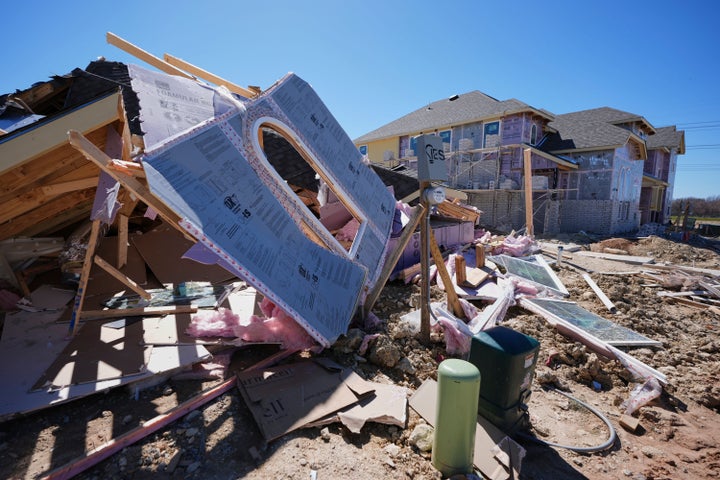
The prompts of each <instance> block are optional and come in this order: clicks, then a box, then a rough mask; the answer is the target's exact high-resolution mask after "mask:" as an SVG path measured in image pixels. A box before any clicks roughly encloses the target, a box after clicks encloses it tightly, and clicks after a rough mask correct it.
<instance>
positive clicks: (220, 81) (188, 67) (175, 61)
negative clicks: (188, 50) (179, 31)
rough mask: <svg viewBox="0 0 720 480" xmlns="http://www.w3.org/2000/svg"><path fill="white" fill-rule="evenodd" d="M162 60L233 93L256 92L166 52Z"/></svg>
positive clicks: (248, 94) (251, 94)
mask: <svg viewBox="0 0 720 480" xmlns="http://www.w3.org/2000/svg"><path fill="white" fill-rule="evenodd" d="M163 58H164V60H165V61H166V62H167V63H169V64H170V65H173V66H175V67H178V68H182V69H183V70H185V71H186V72H190V73H191V74H193V75H196V76H197V77H198V78H202V79H204V80H207V81H209V82H211V83H214V84H215V85H222V86H224V87H225V88H227V89H228V90H230V91H231V92H233V93H237V94H238V95H240V96H242V97H245V98H253V97H256V96H257V94H256V93H255V92H253V91H251V90H248V89H247V88H243V87H241V86H239V85H235V84H234V83H232V82H230V81H228V80H225V79H224V78H221V77H218V76H217V75H215V74H213V73H210V72H208V71H206V70H203V69H202V68H200V67H196V66H195V65H193V64H191V63H188V62H186V61H185V60H182V59H180V58H177V57H174V56H172V55H170V54H168V53H166V54H165V55H163Z"/></svg>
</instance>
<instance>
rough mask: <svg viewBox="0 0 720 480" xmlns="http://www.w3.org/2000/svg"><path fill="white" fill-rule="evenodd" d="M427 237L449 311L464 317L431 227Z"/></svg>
mask: <svg viewBox="0 0 720 480" xmlns="http://www.w3.org/2000/svg"><path fill="white" fill-rule="evenodd" d="M429 237H430V253H431V254H432V257H433V260H434V261H435V266H436V267H437V271H438V275H440V278H442V281H443V283H444V284H445V294H446V295H447V304H448V307H450V312H452V314H453V315H455V316H456V317H458V318H465V312H464V311H463V309H462V305H460V298H459V297H458V294H457V292H456V291H455V289H454V288H453V283H452V278H450V274H449V273H448V271H447V268H445V260H444V259H443V255H442V253H441V252H440V247H438V244H437V240H435V234H434V233H433V231H432V229H430V235H429Z"/></svg>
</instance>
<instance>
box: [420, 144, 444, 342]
mask: <svg viewBox="0 0 720 480" xmlns="http://www.w3.org/2000/svg"><path fill="white" fill-rule="evenodd" d="M415 155H416V156H417V160H418V182H419V183H420V199H421V203H422V205H423V207H425V213H424V214H423V215H424V218H423V219H422V221H421V223H420V270H421V277H422V289H421V305H420V341H421V342H422V343H424V344H426V345H427V344H429V343H430V235H432V231H431V230H430V205H431V202H432V203H434V204H435V203H441V202H442V201H443V200H444V198H443V197H444V192H442V190H438V189H432V183H431V182H432V181H433V180H435V181H446V180H447V167H446V165H445V152H444V151H443V146H442V139H441V138H440V137H438V136H437V135H420V136H419V137H418V138H417V143H416V147H415ZM449 288H452V287H449Z"/></svg>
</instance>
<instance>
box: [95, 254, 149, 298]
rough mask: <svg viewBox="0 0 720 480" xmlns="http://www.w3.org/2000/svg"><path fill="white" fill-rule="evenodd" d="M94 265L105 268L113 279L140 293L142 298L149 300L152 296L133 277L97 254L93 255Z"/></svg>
mask: <svg viewBox="0 0 720 480" xmlns="http://www.w3.org/2000/svg"><path fill="white" fill-rule="evenodd" d="M94 261H95V265H97V266H98V267H100V268H102V269H103V270H105V271H106V272H107V273H109V274H110V275H112V276H113V277H114V278H115V279H117V280H118V281H120V282H122V283H123V284H124V285H125V286H126V287H128V288H129V289H130V290H132V291H133V292H135V293H137V294H138V295H140V297H141V298H144V299H145V300H150V299H151V298H152V295H150V294H149V293H148V292H147V291H145V289H143V288H142V287H141V286H140V285H138V284H137V283H136V282H135V281H133V279H131V278H130V277H128V276H127V275H125V274H124V273H122V272H121V271H120V270H118V269H117V268H115V267H113V266H112V265H110V264H109V263H108V262H106V261H105V260H103V259H102V258H100V256H99V255H95V260H94Z"/></svg>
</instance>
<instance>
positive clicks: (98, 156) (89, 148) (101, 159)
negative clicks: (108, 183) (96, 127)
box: [68, 130, 183, 231]
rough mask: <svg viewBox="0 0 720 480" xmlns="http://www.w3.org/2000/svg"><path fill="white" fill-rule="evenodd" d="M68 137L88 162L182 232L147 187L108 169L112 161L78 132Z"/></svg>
mask: <svg viewBox="0 0 720 480" xmlns="http://www.w3.org/2000/svg"><path fill="white" fill-rule="evenodd" d="M68 137H69V139H70V144H71V145H72V146H73V147H75V148H77V149H78V151H80V152H81V153H82V154H83V155H85V157H86V158H87V159H88V160H90V161H92V162H94V163H95V164H97V166H98V167H100V169H102V170H103V171H105V172H106V173H107V174H108V175H110V176H111V177H113V178H114V179H115V180H117V181H119V182H120V183H121V184H122V185H123V186H124V187H125V188H127V189H128V190H130V192H132V193H133V194H134V195H135V196H136V197H137V198H139V199H140V200H141V201H142V202H143V203H145V204H146V205H147V206H149V207H152V209H153V210H155V211H156V212H157V213H158V214H159V215H160V216H161V217H163V218H164V219H165V220H167V221H168V223H170V224H172V225H173V226H175V228H178V229H179V230H180V231H183V230H182V229H181V228H180V227H179V225H178V223H179V222H180V217H179V216H178V214H176V213H175V212H173V211H172V210H171V209H170V208H168V207H167V206H166V205H165V204H164V203H162V202H161V201H160V200H158V199H157V198H156V197H155V196H154V195H153V194H152V192H150V189H149V188H148V187H146V186H145V185H143V184H142V183H140V181H139V180H137V179H136V178H134V177H132V176H130V175H126V174H124V173H121V172H118V171H117V170H115V169H113V168H110V164H111V163H112V159H111V158H110V157H108V156H107V155H106V154H105V152H103V151H102V150H100V149H99V148H97V147H96V146H95V145H93V144H92V143H90V142H89V141H88V140H87V139H86V138H85V137H83V136H82V135H81V134H80V133H79V132H76V131H75V130H71V131H70V132H68Z"/></svg>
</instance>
